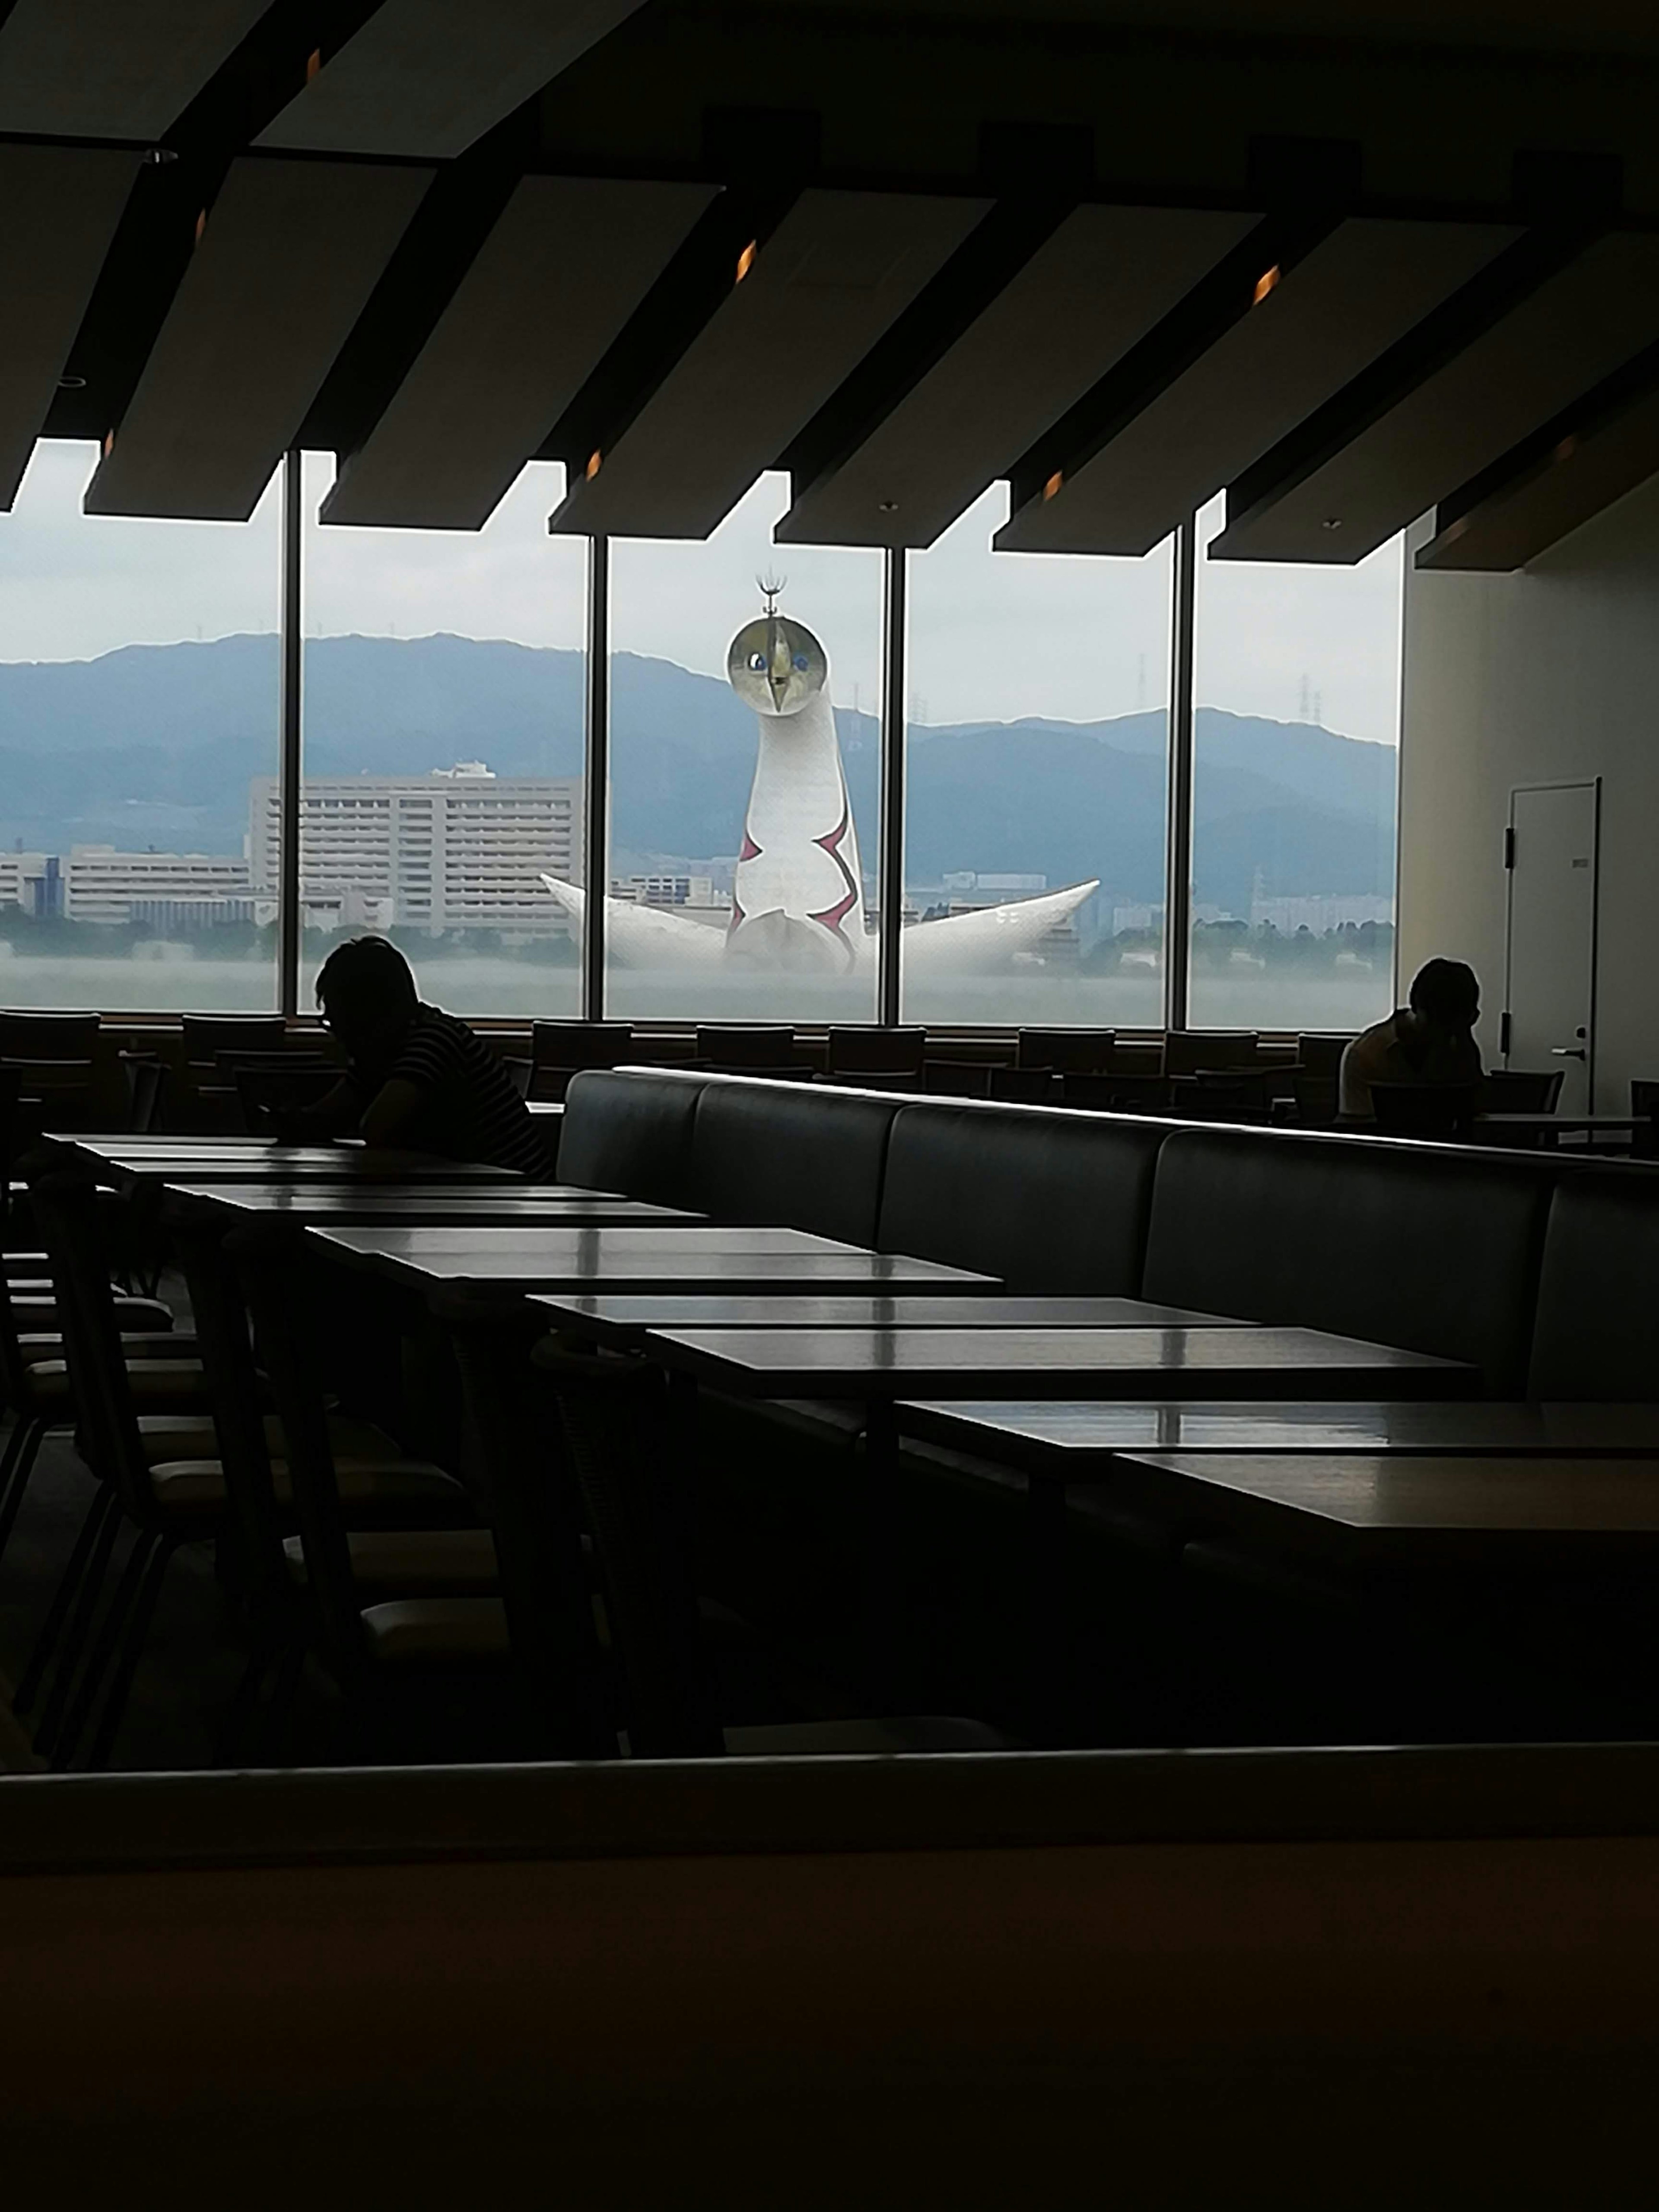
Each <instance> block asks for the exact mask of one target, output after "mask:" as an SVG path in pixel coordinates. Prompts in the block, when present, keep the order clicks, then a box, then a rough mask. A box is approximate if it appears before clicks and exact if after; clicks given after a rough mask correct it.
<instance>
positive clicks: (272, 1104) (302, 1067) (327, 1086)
mask: <svg viewBox="0 0 1659 2212" xmlns="http://www.w3.org/2000/svg"><path fill="white" fill-rule="evenodd" d="M219 1070H220V1073H221V1074H222V1075H223V1076H224V1077H225V1078H226V1079H227V1083H228V1086H229V1088H231V1089H232V1090H234V1092H235V1095H236V1100H237V1104H238V1107H239V1109H240V1119H241V1123H242V1127H244V1128H245V1129H246V1131H247V1133H248V1134H249V1135H250V1136H257V1135H258V1133H259V1132H260V1131H261V1130H262V1129H264V1127H266V1126H267V1123H268V1119H269V1117H270V1115H282V1114H299V1113H303V1112H305V1111H306V1109H307V1108H309V1107H313V1106H318V1105H320V1104H321V1103H322V1102H323V1100H324V1099H325V1098H326V1097H328V1095H329V1093H330V1091H333V1090H334V1089H335V1088H336V1087H337V1085H338V1084H339V1082H340V1079H341V1077H342V1076H343V1073H344V1070H343V1067H342V1066H341V1064H340V1062H339V1061H338V1060H337V1059H336V1058H335V1057H334V1055H333V1054H331V1053H326V1052H222V1053H221V1054H220V1055H219Z"/></svg>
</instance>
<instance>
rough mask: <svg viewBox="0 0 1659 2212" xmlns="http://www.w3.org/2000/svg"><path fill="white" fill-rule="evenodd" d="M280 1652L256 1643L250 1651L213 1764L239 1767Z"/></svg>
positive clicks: (221, 1725) (215, 1746)
mask: <svg viewBox="0 0 1659 2212" xmlns="http://www.w3.org/2000/svg"><path fill="white" fill-rule="evenodd" d="M277 1657H278V1654H276V1652H273V1651H270V1650H266V1649H264V1646H262V1645H256V1646H255V1647H254V1649H253V1650H252V1651H250V1652H249V1654H248V1658H247V1664H246V1667H244V1668H243V1669H242V1675H241V1680H240V1681H239V1682H238V1683H237V1685H236V1689H235V1693H234V1696H233V1697H232V1699H231V1701H230V1703H229V1704H228V1705H227V1706H226V1707H225V1711H224V1717H223V1718H222V1720H221V1721H220V1723H219V1732H218V1734H217V1735H216V1736H215V1737H214V1739H213V1751H212V1753H211V1756H210V1759H209V1762H208V1763H209V1765H212V1766H235V1765H239V1764H240V1758H239V1754H240V1751H241V1748H242V1746H243V1744H244V1743H245V1742H246V1741H248V1740H249V1739H250V1738H251V1737H252V1735H253V1732H254V1730H253V1723H254V1722H255V1720H256V1719H257V1718H258V1712H259V1693H260V1692H261V1691H262V1690H263V1689H264V1686H265V1681H266V1679H267V1677H268V1676H269V1675H270V1671H271V1669H272V1668H273V1667H274V1666H275V1665H276V1661H277Z"/></svg>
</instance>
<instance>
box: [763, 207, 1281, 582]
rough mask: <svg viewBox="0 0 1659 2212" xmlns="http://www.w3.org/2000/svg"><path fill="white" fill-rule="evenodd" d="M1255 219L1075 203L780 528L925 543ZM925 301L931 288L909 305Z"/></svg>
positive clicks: (811, 538) (922, 307)
mask: <svg viewBox="0 0 1659 2212" xmlns="http://www.w3.org/2000/svg"><path fill="white" fill-rule="evenodd" d="M1254 221H1255V218H1254V217H1252V216H1247V215H1237V214H1215V213H1212V212H1209V211H1206V210H1194V209H1182V208H1121V207H1099V206H1085V207H1079V208H1076V209H1074V210H1073V211H1072V212H1071V214H1069V215H1068V216H1066V218H1065V219H1064V220H1063V221H1062V222H1060V225H1059V227H1058V228H1055V229H1054V230H1052V231H1051V232H1050V234H1049V235H1048V239H1047V240H1046V242H1045V243H1043V244H1042V246H1040V247H1039V248H1038V249H1037V250H1036V252H1035V253H1034V254H1033V255H1032V256H1031V258H1030V260H1029V261H1027V263H1026V264H1025V265H1024V268H1022V269H1020V270H1018V272H1017V273H1016V274H1015V275H1014V276H1013V277H1012V281H1011V282H1010V283H1008V284H1007V285H1006V288H1005V289H1003V290H1002V291H1001V292H1000V294H999V295H998V296H997V297H996V298H995V299H994V300H993V301H991V302H990V304H989V305H988V306H987V307H986V308H985V310H984V312H983V313H981V314H979V315H978V316H977V317H976V318H975V319H974V320H973V321H972V323H971V324H970V325H969V327H968V328H967V330H966V331H964V332H963V335H962V336H961V337H959V338H958V339H957V342H956V343H955V344H954V345H951V347H949V349H948V350H946V351H945V353H944V355H943V356H942V358H940V359H939V360H938V361H937V362H934V363H933V366H932V367H930V368H927V370H926V372H925V373H924V374H922V375H921V377H920V378H919V379H918V380H916V381H915V383H914V384H913V385H912V386H910V388H909V389H908V391H907V392H904V393H903V395H902V397H901V398H899V399H898V400H897V403H896V404H895V405H893V406H892V407H891V408H890V410H889V411H888V412H887V413H886V414H885V416H884V418H883V419H882V420H880V421H879V422H877V423H876V424H875V426H874V427H873V428H872V429H871V430H870V432H869V434H868V435H866V437H865V438H864V439H863V441H862V442H861V443H860V444H859V445H858V447H856V449H855V450H854V451H853V452H851V453H848V455H847V456H846V458H845V459H842V460H841V461H840V462H839V463H838V464H837V465H833V466H830V467H828V468H826V469H824V470H823V471H822V472H821V473H820V474H819V475H818V476H817V477H816V478H815V479H814V480H813V481H811V482H809V483H804V484H799V485H798V486H797V488H796V490H795V495H794V501H793V505H792V506H791V507H790V509H789V512H788V513H787V514H786V515H785V516H784V518H783V520H782V521H781V523H780V525H779V526H778V530H777V533H776V534H777V536H778V538H780V539H784V540H797V541H799V540H804V541H806V542H809V543H811V542H815V541H816V542H818V543H826V542H827V543H833V544H849V545H903V546H915V547H920V546H926V545H931V544H933V541H934V539H935V538H938V536H939V533H940V532H942V531H944V530H945V529H948V527H949V526H950V525H951V523H952V522H954V521H955V520H956V519H957V516H958V515H959V514H961V513H963V511H964V510H965V509H966V508H968V507H971V506H972V505H973V503H974V501H975V500H976V499H977V498H978V497H979V495H980V494H981V492H982V491H984V490H985V489H986V487H987V485H988V484H990V483H993V482H994V480H995V479H996V477H999V476H1000V475H1004V474H1006V472H1007V471H1008V470H1009V469H1011V468H1012V465H1013V464H1014V463H1015V461H1017V460H1018V458H1019V456H1020V455H1021V454H1022V453H1024V452H1025V451H1026V450H1027V448H1028V447H1030V446H1032V445H1033V444H1035V443H1036V441H1037V440H1038V439H1039V438H1040V437H1041V436H1042V435H1043V434H1044V433H1045V432H1046V431H1048V430H1049V429H1051V428H1053V427H1054V423H1055V422H1057V421H1058V420H1059V419H1060V416H1062V415H1064V414H1065V413H1066V410H1068V409H1069V408H1071V407H1073V405H1075V404H1076V403H1077V402H1078V400H1079V399H1080V398H1082V397H1083V395H1084V393H1085V392H1087V391H1089V390H1090V388H1091V386H1093V385H1094V384H1096V383H1097V381H1098V380H1099V379H1100V378H1101V377H1102V376H1103V375H1104V374H1105V373H1106V372H1107V370H1108V369H1109V368H1112V367H1113V366H1114V365H1115V363H1116V362H1118V361H1119V360H1121V357H1122V356H1123V355H1124V354H1125V353H1127V351H1128V349H1129V348H1130V347H1131V346H1133V345H1134V344H1135V343H1137V342H1138V341H1139V339H1141V338H1143V337H1145V336H1146V332H1147V331H1149V330H1150V329H1151V328H1152V325H1154V324H1156V323H1158V321H1160V320H1161V319H1163V317H1164V315H1166V314H1167V313H1169V312H1170V309H1171V308H1173V307H1175V306H1176V302H1177V301H1179V300H1180V299H1181V298H1182V295H1184V294H1185V293H1186V292H1187V291H1188V290H1189V289H1190V288H1191V287H1192V286H1193V285H1194V284H1195V283H1197V282H1198V281H1199V280H1200V277H1202V276H1205V275H1206V274H1207V272H1208V271H1209V270H1211V269H1212V267H1213V266H1214V265H1215V264H1216V262H1217V261H1218V259H1219V258H1221V256H1222V255H1223V254H1224V253H1225V252H1228V251H1229V249H1230V248H1231V247H1232V246H1236V245H1237V243H1238V241H1239V240H1240V239H1241V238H1243V236H1244V235H1245V234H1246V233H1247V232H1248V231H1249V229H1250V228H1252V225H1253V223H1254ZM932 299H933V289H930V290H929V291H928V292H927V293H925V294H924V295H923V296H922V298H921V300H920V301H918V302H917V309H916V312H917V313H922V312H925V311H926V310H927V308H928V307H929V304H930V302H931V301H932Z"/></svg>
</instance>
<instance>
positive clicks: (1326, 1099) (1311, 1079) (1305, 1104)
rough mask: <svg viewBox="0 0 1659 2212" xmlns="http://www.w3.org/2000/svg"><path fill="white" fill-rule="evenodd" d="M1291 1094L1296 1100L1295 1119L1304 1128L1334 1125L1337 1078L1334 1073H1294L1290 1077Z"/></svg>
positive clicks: (1320, 1127) (1328, 1127) (1323, 1127)
mask: <svg viewBox="0 0 1659 2212" xmlns="http://www.w3.org/2000/svg"><path fill="white" fill-rule="evenodd" d="M1291 1097H1292V1098H1293V1099H1294V1100H1295V1102H1296V1119H1297V1126H1298V1127H1300V1128H1304V1129H1331V1128H1334V1127H1335V1126H1336V1115H1337V1079H1336V1078H1335V1076H1334V1075H1294V1076H1292V1077H1291Z"/></svg>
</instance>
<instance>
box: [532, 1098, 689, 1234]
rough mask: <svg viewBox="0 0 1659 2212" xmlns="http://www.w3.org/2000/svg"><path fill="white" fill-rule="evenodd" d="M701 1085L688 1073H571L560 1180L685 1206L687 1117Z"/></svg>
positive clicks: (687, 1167) (686, 1201)
mask: <svg viewBox="0 0 1659 2212" xmlns="http://www.w3.org/2000/svg"><path fill="white" fill-rule="evenodd" d="M701 1090H702V1084H701V1083H700V1082H699V1081H698V1080H697V1079H696V1077H695V1076H685V1075H668V1074H660V1075H659V1074H656V1073H651V1072H648V1071H647V1072H645V1073H627V1074H616V1073H611V1071H610V1070H609V1069H605V1068H585V1069H584V1070H583V1071H582V1073H580V1075H574V1076H572V1078H571V1079H570V1088H569V1090H568V1091H567V1092H566V1094H565V1108H564V1122H563V1127H562V1130H561V1133H560V1136H559V1180H560V1181H561V1182H571V1183H580V1185H581V1186H582V1188H584V1189H585V1190H614V1191H619V1192H621V1193H622V1194H623V1195H624V1196H625V1197H628V1198H642V1199H645V1200H648V1201H649V1202H650V1203H651V1204H652V1205H653V1206H687V1205H689V1204H690V1195H689V1193H690V1179H691V1123H692V1118H693V1115H695V1113H696V1104H697V1097H698V1094H699V1092H700V1091H701Z"/></svg>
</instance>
